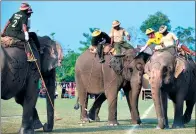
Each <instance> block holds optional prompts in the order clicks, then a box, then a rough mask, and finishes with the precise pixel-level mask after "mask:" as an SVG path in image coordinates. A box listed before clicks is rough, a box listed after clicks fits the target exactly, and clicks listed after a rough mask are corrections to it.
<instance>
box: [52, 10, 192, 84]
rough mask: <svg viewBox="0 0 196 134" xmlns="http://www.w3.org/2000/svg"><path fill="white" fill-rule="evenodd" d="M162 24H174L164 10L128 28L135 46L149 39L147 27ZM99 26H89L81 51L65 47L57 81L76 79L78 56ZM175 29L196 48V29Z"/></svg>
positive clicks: (86, 46) (156, 28)
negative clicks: (138, 24)
mask: <svg viewBox="0 0 196 134" xmlns="http://www.w3.org/2000/svg"><path fill="white" fill-rule="evenodd" d="M161 25H166V26H167V27H168V30H169V31H171V29H172V26H171V24H170V19H169V18H168V16H167V15H166V14H163V13H162V12H159V11H158V12H156V13H154V14H152V15H149V17H148V18H147V19H146V20H144V21H143V22H142V23H141V26H140V28H139V29H138V28H136V27H131V26H130V28H128V29H127V31H128V32H129V33H130V35H131V42H130V43H131V44H132V45H133V46H134V47H135V46H136V45H144V44H145V42H146V41H147V36H146V35H145V31H146V29H147V28H153V29H154V30H155V31H158V29H159V27H160V26H161ZM95 29H98V28H89V30H88V32H84V33H83V36H84V40H83V41H79V44H80V45H79V46H80V47H79V52H75V51H74V50H71V49H67V48H66V49H65V50H66V51H64V57H63V61H62V66H61V67H58V68H57V69H56V71H57V74H56V79H57V81H59V82H60V81H67V82H72V81H75V78H74V75H75V73H74V71H75V70H74V68H75V62H76V60H77V58H78V56H79V55H80V54H81V53H83V52H84V51H85V50H87V49H88V47H89V45H90V44H91V39H92V36H91V33H92V32H93V31H94V30H95ZM173 29H174V30H173V31H171V32H174V33H175V34H176V35H177V37H178V38H179V40H180V43H182V44H185V45H187V46H188V47H189V48H190V49H192V50H195V36H194V35H195V29H194V28H192V27H188V28H184V27H181V26H178V27H176V28H173ZM50 36H51V37H52V38H53V39H54V36H55V33H54V32H53V33H51V34H50Z"/></svg>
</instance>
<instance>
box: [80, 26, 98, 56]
mask: <svg viewBox="0 0 196 134" xmlns="http://www.w3.org/2000/svg"><path fill="white" fill-rule="evenodd" d="M95 29H98V28H89V31H90V34H89V33H83V36H84V37H85V38H86V41H80V44H82V45H83V46H82V47H79V50H80V51H81V53H83V52H84V51H85V50H87V49H88V48H89V46H90V45H91V39H92V36H91V34H92V33H93V31H94V30H95Z"/></svg>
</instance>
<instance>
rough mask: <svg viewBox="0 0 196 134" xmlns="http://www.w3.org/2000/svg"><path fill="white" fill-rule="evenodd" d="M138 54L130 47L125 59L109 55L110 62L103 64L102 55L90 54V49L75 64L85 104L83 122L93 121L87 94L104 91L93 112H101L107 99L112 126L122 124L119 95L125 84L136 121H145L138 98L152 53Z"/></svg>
mask: <svg viewBox="0 0 196 134" xmlns="http://www.w3.org/2000/svg"><path fill="white" fill-rule="evenodd" d="M136 54H137V51H136V49H129V50H126V51H125V56H124V57H122V58H114V57H112V56H110V55H105V60H106V62H105V63H103V64H100V63H99V62H98V61H99V60H98V57H97V56H96V55H94V54H92V53H90V51H89V50H86V51H85V52H84V53H83V54H82V55H80V56H79V57H78V59H77V61H76V65H75V79H76V89H77V90H78V95H79V102H80V105H81V116H80V118H81V120H82V121H89V119H88V115H87V111H86V108H87V104H88V98H87V94H88V93H90V94H100V93H102V95H101V96H100V97H99V100H98V101H96V102H95V103H94V107H92V110H90V111H92V113H91V115H95V113H98V111H99V109H100V107H101V104H102V103H103V102H104V101H105V99H106V98H107V100H108V110H109V111H108V114H109V115H108V125H118V121H117V96H118V91H119V90H120V88H121V87H124V90H125V91H126V92H125V94H126V97H127V102H128V106H129V109H130V112H131V117H132V123H133V124H140V123H141V120H140V117H139V111H138V97H139V93H140V90H141V82H142V81H141V79H142V75H143V71H144V66H145V62H146V61H147V59H148V58H149V56H150V55H149V54H147V53H140V54H139V55H137V56H136ZM97 103H98V106H97ZM76 106H77V105H76ZM97 107H99V108H97ZM95 111H97V112H95Z"/></svg>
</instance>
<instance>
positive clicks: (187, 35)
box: [174, 26, 195, 44]
mask: <svg viewBox="0 0 196 134" xmlns="http://www.w3.org/2000/svg"><path fill="white" fill-rule="evenodd" d="M174 32H175V33H176V35H177V36H178V38H179V40H180V42H181V43H186V44H194V43H195V38H194V34H195V29H194V28H192V27H188V28H183V27H181V26H178V27H177V28H175V30H174Z"/></svg>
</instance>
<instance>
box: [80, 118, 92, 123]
mask: <svg viewBox="0 0 196 134" xmlns="http://www.w3.org/2000/svg"><path fill="white" fill-rule="evenodd" d="M89 122H90V120H89V118H83V119H81V121H80V122H78V124H85V123H89Z"/></svg>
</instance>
